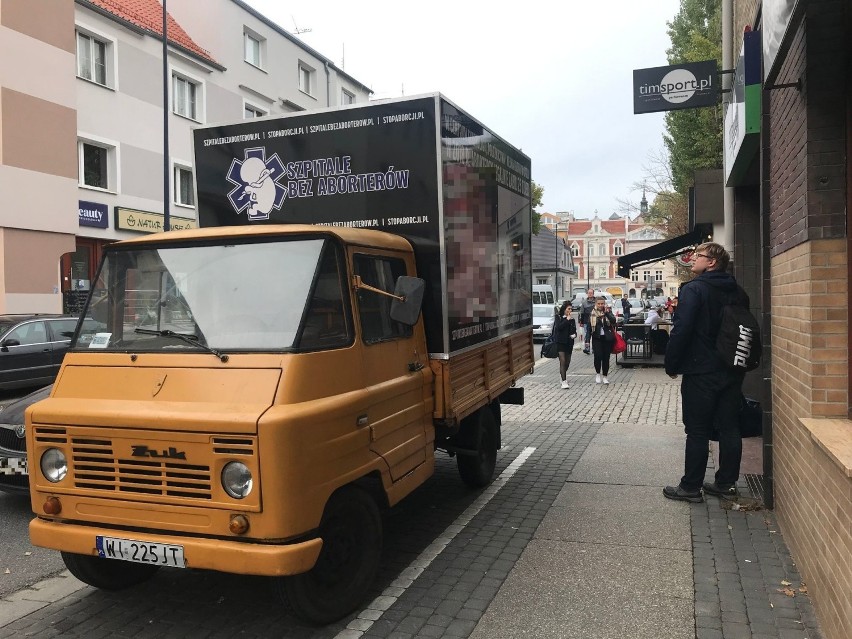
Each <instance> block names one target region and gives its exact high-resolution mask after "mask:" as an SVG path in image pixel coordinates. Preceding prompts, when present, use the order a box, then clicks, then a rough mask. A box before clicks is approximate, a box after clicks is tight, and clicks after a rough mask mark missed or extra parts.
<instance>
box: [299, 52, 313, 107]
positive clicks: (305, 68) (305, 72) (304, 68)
mask: <svg viewBox="0 0 852 639" xmlns="http://www.w3.org/2000/svg"><path fill="white" fill-rule="evenodd" d="M298 68H299V71H298V73H299V75H298V76H297V83H298V87H299V91H301V92H302V93H304V94H305V95H309V96H311V97H312V98H313V97H314V93H313V91H314V87H315V85H316V79H315V78H316V69H314V68H313V67H312V66H311V65H309V64H307V63H306V62H302V61H301V60H299V67H298ZM305 78H306V80H307V87H304V86H303V83H302V80H303V79H305Z"/></svg>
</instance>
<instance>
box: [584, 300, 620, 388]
mask: <svg viewBox="0 0 852 639" xmlns="http://www.w3.org/2000/svg"><path fill="white" fill-rule="evenodd" d="M589 321H590V324H591V327H592V352H593V353H594V354H595V373H597V374H596V375H595V384H600V383H601V382H603V383H604V384H609V379H608V378H607V375H609V356H610V354H612V343H613V342H614V341H615V328H616V325H615V315H613V314H612V311H607V310H606V298H604V297H599V298H598V299H597V300H596V301H595V308H594V309H593V310H592V313H591V317H590V320H589Z"/></svg>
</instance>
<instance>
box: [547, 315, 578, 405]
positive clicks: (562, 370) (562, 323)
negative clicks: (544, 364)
mask: <svg viewBox="0 0 852 639" xmlns="http://www.w3.org/2000/svg"><path fill="white" fill-rule="evenodd" d="M575 337H577V323H576V322H575V321H574V319H573V318H572V317H571V302H570V301H567V302H563V303H562V306H560V307H559V310H558V311H557V312H556V317H554V318H553V341H554V342H556V345H557V347H558V353H559V376H560V377H561V378H562V388H568V380H567V379H565V374H566V373H567V372H568V366H569V365H570V364H571V353H573V352H574V338H575Z"/></svg>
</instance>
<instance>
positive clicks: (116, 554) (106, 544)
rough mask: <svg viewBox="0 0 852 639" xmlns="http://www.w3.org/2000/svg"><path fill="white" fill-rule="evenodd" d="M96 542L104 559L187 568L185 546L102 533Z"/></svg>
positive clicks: (96, 538) (99, 553)
mask: <svg viewBox="0 0 852 639" xmlns="http://www.w3.org/2000/svg"><path fill="white" fill-rule="evenodd" d="M95 543H96V544H97V547H98V555H100V556H101V557H103V558H104V559H120V560H122V561H133V562H136V563H138V564H154V565H155V566H171V567H172V568H186V562H185V561H184V558H183V546H172V545H170V544H155V543H153V542H150V541H136V540H135V539H120V538H118V537H103V536H101V535H97V536H96V537H95Z"/></svg>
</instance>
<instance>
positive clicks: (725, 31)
mask: <svg viewBox="0 0 852 639" xmlns="http://www.w3.org/2000/svg"><path fill="white" fill-rule="evenodd" d="M733 49H734V0H722V70H724V71H727V70H729V69H733V68H734V53H733ZM732 80H733V74H732V73H723V74H722V89H723V90H724V89H728V91H729V92H728V93H723V94H722V127H723V130H724V122H725V112H726V111H727V106H728V103H729V102H731V101H732V99H733V93H731V92H730V90H731V87H732V86H733V82H732ZM724 143H725V139H724V136H722V144H724ZM723 155H724V151H723ZM722 179H723V180H724V179H725V176H724V170H723V171H722ZM722 210H723V212H724V224H723V225H722V229H723V231H722V237H721V238H720V239H721V241H720V242H719V243H720V244H721V245H722V246H724V247H725V249H727V251H728V253H730V254H731V255H732V256H734V261H735V262H736V256H735V252H734V248H735V247H734V189H733V188H732V187H727V186H725V187H724V193H723V207H722ZM717 241H718V240H717Z"/></svg>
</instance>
